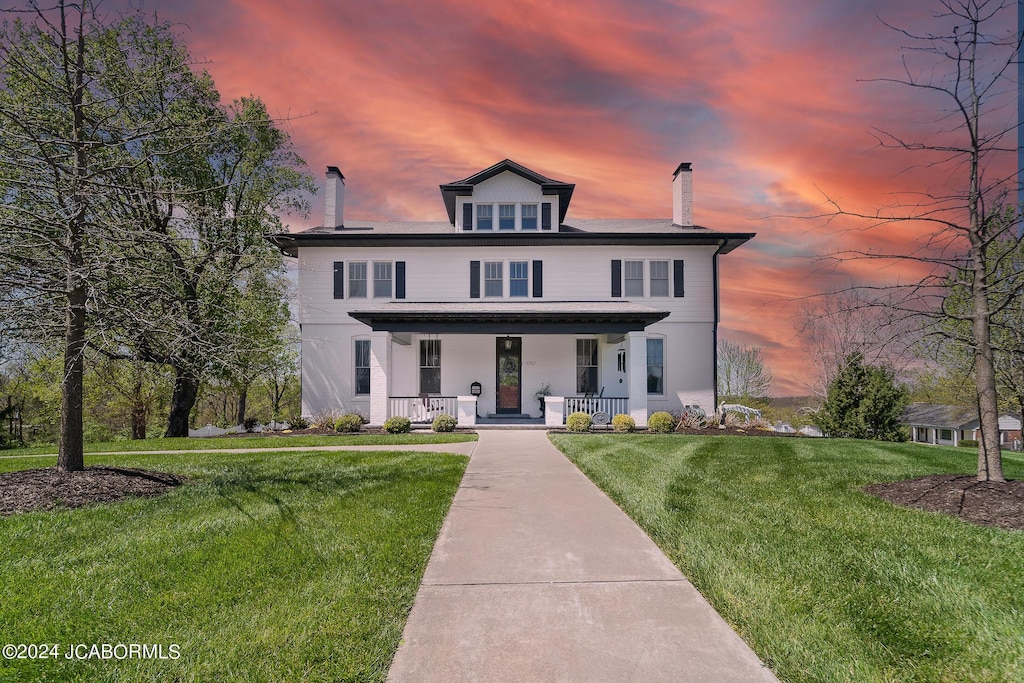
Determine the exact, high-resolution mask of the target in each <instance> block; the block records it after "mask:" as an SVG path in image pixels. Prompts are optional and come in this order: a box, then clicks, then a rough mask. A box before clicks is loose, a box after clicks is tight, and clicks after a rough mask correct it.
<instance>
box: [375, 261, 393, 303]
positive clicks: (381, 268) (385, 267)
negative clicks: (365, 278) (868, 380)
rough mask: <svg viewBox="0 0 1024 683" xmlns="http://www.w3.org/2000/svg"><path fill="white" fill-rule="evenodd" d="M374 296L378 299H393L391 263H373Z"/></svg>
mask: <svg viewBox="0 0 1024 683" xmlns="http://www.w3.org/2000/svg"><path fill="white" fill-rule="evenodd" d="M373 296H374V297H376V298H382V299H390V298H391V262H390V261H374V262H373Z"/></svg>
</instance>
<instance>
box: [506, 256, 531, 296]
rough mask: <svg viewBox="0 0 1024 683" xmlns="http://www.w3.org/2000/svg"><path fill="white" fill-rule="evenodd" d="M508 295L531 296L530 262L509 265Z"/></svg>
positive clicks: (516, 262)
mask: <svg viewBox="0 0 1024 683" xmlns="http://www.w3.org/2000/svg"><path fill="white" fill-rule="evenodd" d="M508 295H509V296H530V262H529V261H512V262H511V263H509V264H508Z"/></svg>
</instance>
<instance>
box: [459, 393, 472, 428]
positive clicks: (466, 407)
mask: <svg viewBox="0 0 1024 683" xmlns="http://www.w3.org/2000/svg"><path fill="white" fill-rule="evenodd" d="M458 402H459V410H458V412H459V416H458V420H459V426H460V427H475V426H476V396H459V397H458Z"/></svg>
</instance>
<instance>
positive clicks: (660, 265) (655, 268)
mask: <svg viewBox="0 0 1024 683" xmlns="http://www.w3.org/2000/svg"><path fill="white" fill-rule="evenodd" d="M650 266H651V296H668V261H651V264H650Z"/></svg>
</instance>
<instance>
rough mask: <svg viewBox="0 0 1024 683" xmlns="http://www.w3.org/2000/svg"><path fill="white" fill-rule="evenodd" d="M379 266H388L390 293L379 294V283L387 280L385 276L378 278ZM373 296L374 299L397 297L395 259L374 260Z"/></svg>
mask: <svg viewBox="0 0 1024 683" xmlns="http://www.w3.org/2000/svg"><path fill="white" fill-rule="evenodd" d="M377 266H387V267H388V278H387V280H386V281H387V283H388V293H387V295H383V294H377V283H378V282H385V280H384V279H383V278H381V279H378V278H377ZM373 298H374V299H394V298H395V262H394V261H373Z"/></svg>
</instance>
